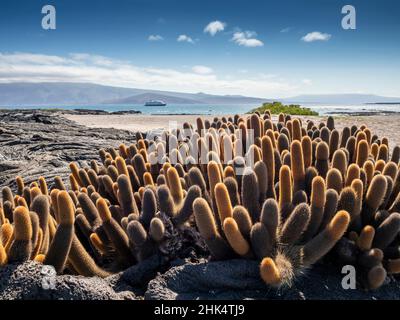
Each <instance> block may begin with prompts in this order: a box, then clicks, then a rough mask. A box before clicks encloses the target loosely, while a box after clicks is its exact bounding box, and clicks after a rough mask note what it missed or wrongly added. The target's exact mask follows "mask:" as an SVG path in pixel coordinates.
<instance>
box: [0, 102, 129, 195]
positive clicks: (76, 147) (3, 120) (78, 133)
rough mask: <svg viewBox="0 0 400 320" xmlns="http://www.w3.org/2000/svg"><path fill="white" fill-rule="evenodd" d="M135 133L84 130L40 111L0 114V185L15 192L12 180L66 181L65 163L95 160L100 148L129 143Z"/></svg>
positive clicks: (7, 111) (58, 116)
mask: <svg viewBox="0 0 400 320" xmlns="http://www.w3.org/2000/svg"><path fill="white" fill-rule="evenodd" d="M134 140H135V134H134V133H133V132H130V131H126V130H117V129H112V128H104V129H96V128H87V127H85V126H82V125H78V124H77V123H75V122H73V121H70V120H68V119H66V118H64V117H62V116H61V115H60V114H59V113H55V112H52V111H43V110H2V111H0V186H5V185H8V186H10V187H11V188H13V189H15V181H14V180H15V177H16V176H17V175H20V176H22V177H24V179H25V181H26V182H27V183H30V182H32V181H36V180H37V179H38V178H39V177H40V176H44V177H45V178H46V179H48V180H49V182H51V180H52V178H53V177H54V176H57V175H59V176H61V177H62V178H63V180H64V181H65V182H67V181H68V173H69V169H68V164H69V163H70V162H71V161H76V162H78V163H79V164H82V165H84V164H86V163H87V161H90V160H91V159H97V158H98V157H99V156H98V151H99V149H100V148H105V147H111V146H112V147H118V146H119V144H121V143H131V142H133V141H134Z"/></svg>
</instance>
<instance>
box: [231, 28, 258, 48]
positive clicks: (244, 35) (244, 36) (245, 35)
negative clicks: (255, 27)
mask: <svg viewBox="0 0 400 320" xmlns="http://www.w3.org/2000/svg"><path fill="white" fill-rule="evenodd" d="M255 36H256V33H255V32H253V31H244V32H242V31H237V32H235V33H234V34H233V37H232V39H231V40H232V41H234V42H235V43H237V44H238V45H239V46H244V47H262V46H263V45H264V43H263V42H262V41H261V40H258V39H256V38H254V37H255Z"/></svg>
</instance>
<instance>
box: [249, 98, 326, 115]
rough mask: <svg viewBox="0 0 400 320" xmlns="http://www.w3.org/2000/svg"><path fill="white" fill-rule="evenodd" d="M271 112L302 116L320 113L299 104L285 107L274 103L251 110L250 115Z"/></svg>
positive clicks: (267, 103) (276, 102) (264, 104)
mask: <svg viewBox="0 0 400 320" xmlns="http://www.w3.org/2000/svg"><path fill="white" fill-rule="evenodd" d="M267 110H269V111H270V112H271V113H272V114H279V113H286V114H292V115H302V116H318V112H316V111H312V110H311V109H309V108H304V107H301V106H300V105H298V104H290V105H284V104H282V103H281V102H278V101H274V102H272V103H270V102H266V103H263V105H262V106H261V107H258V108H255V109H252V110H250V111H249V112H248V113H253V112H256V111H258V112H260V113H264V112H265V111H267Z"/></svg>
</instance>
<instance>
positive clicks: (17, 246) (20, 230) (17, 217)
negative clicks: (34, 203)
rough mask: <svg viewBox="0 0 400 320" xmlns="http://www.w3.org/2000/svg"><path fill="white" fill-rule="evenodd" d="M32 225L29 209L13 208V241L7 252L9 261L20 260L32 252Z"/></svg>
mask: <svg viewBox="0 0 400 320" xmlns="http://www.w3.org/2000/svg"><path fill="white" fill-rule="evenodd" d="M31 239H32V225H31V219H30V216H29V210H28V209H27V208H26V207H23V206H19V207H17V208H15V210H14V241H13V242H12V244H11V247H10V249H9V253H8V260H9V261H10V262H22V261H26V260H29V259H30V256H31V254H32V242H31Z"/></svg>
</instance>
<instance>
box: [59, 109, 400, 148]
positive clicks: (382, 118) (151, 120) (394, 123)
mask: <svg viewBox="0 0 400 320" xmlns="http://www.w3.org/2000/svg"><path fill="white" fill-rule="evenodd" d="M62 116H63V117H65V118H67V119H68V120H71V121H74V122H76V123H78V124H80V125H83V126H86V127H89V128H113V129H120V130H129V131H140V132H149V131H153V130H166V129H168V128H174V127H181V126H182V124H183V123H184V122H188V123H190V124H192V125H195V124H196V119H197V118H198V117H202V118H203V119H208V120H212V119H213V118H215V117H216V116H215V115H148V114H123V115H113V114H108V115H102V114H100V115H86V114H70V113H67V114H66V113H62ZM222 116H225V117H229V116H233V115H232V114H223V115H218V117H219V118H221V117H222ZM293 117H298V118H301V119H303V120H312V121H314V122H315V123H318V122H320V121H325V120H326V119H327V117H328V116H293ZM272 118H273V120H274V121H275V119H276V118H277V115H273V116H272ZM334 119H337V121H336V122H335V124H336V129H338V130H339V131H341V130H342V129H343V127H345V126H348V127H351V126H352V125H357V126H358V127H359V126H361V125H363V124H365V125H366V126H367V127H369V128H370V129H371V131H372V132H373V134H377V135H378V136H379V137H388V138H389V141H390V142H391V146H390V149H392V148H393V147H394V146H395V145H400V134H399V132H400V114H387V115H358V114H357V115H338V116H334Z"/></svg>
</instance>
